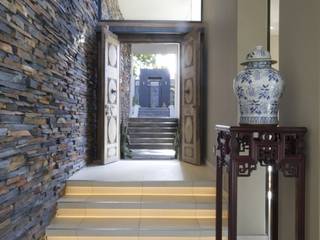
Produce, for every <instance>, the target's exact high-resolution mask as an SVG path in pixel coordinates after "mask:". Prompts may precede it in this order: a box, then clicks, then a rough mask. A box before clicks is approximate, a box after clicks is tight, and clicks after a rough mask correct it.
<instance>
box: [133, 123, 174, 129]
mask: <svg viewBox="0 0 320 240" xmlns="http://www.w3.org/2000/svg"><path fill="white" fill-rule="evenodd" d="M128 127H129V128H131V127H174V128H177V127H178V126H177V123H174V122H135V123H132V122H129V123H128Z"/></svg>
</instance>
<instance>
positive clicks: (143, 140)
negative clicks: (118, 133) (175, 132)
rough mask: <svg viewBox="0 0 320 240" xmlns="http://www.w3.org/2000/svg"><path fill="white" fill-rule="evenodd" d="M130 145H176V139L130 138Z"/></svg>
mask: <svg viewBox="0 0 320 240" xmlns="http://www.w3.org/2000/svg"><path fill="white" fill-rule="evenodd" d="M129 143H130V144H135V143H171V144H173V143H174V138H135V137H129Z"/></svg>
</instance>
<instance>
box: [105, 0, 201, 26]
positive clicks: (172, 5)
mask: <svg viewBox="0 0 320 240" xmlns="http://www.w3.org/2000/svg"><path fill="white" fill-rule="evenodd" d="M201 12H202V0H101V20H149V21H153V20H154V21H192V22H200V21H201V18H202V16H201V15H202V13H201Z"/></svg>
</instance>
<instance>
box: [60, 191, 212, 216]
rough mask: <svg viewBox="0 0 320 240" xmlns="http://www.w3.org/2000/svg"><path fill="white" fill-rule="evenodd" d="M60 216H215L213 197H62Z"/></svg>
mask: <svg viewBox="0 0 320 240" xmlns="http://www.w3.org/2000/svg"><path fill="white" fill-rule="evenodd" d="M57 217H60V218H76V217H78V218H79V217H81V218H85V217H87V218H158V219H163V218H165V219H167V218H168V219H170V218H175V219H184V218H186V219H191V218H198V219H200V218H201V219H202V218H205V219H211V218H212V219H214V218H215V198H214V197H212V196H142V197H140V196H85V195H84V196H66V197H64V198H62V199H61V200H59V202H58V211H57Z"/></svg>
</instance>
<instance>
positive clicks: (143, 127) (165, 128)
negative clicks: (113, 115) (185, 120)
mask: <svg viewBox="0 0 320 240" xmlns="http://www.w3.org/2000/svg"><path fill="white" fill-rule="evenodd" d="M133 129H137V130H145V129H148V130H152V129H161V130H167V129H168V130H177V127H176V126H129V127H128V130H133Z"/></svg>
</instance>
